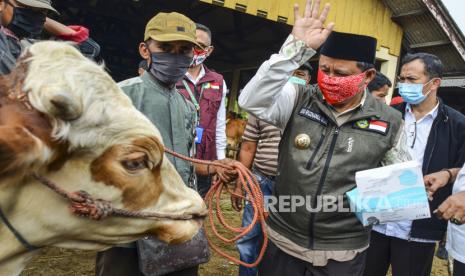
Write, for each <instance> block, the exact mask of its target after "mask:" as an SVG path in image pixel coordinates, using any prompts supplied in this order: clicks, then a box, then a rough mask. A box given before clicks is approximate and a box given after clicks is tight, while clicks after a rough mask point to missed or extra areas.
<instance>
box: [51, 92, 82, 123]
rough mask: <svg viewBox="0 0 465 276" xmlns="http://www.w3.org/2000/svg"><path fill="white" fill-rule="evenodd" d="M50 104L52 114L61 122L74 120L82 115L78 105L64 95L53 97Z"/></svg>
mask: <svg viewBox="0 0 465 276" xmlns="http://www.w3.org/2000/svg"><path fill="white" fill-rule="evenodd" d="M50 103H52V114H53V115H54V116H56V117H58V118H60V119H62V120H65V121H72V120H76V119H77V118H79V117H80V116H81V114H82V108H81V106H80V104H79V103H77V102H76V101H73V99H71V98H70V97H69V96H68V95H66V94H57V95H54V96H53V97H52V99H51V100H50Z"/></svg>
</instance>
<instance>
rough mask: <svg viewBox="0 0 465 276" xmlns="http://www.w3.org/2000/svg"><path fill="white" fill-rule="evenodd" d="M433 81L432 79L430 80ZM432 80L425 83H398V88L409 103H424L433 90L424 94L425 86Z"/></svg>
mask: <svg viewBox="0 0 465 276" xmlns="http://www.w3.org/2000/svg"><path fill="white" fill-rule="evenodd" d="M430 81H432V80H430ZM430 81H428V82H427V83H425V84H422V83H398V84H397V88H399V94H400V95H401V96H402V99H404V101H405V102H406V103H409V104H420V103H422V102H423V101H424V100H425V99H426V97H428V94H429V93H430V92H431V90H430V91H428V93H426V94H425V95H423V87H424V86H425V85H427V84H428V83H429V82H430Z"/></svg>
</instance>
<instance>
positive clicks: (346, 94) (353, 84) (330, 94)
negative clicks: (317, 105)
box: [318, 69, 366, 105]
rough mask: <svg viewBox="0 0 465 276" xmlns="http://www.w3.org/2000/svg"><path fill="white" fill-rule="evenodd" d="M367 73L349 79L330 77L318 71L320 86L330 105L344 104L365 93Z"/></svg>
mask: <svg viewBox="0 0 465 276" xmlns="http://www.w3.org/2000/svg"><path fill="white" fill-rule="evenodd" d="M364 78H365V72H363V73H360V74H358V75H353V76H347V77H330V76H328V75H326V74H325V73H324V72H323V71H321V69H318V86H319V87H320V90H321V92H322V93H323V96H324V97H325V100H326V102H328V103H329V104H330V105H334V104H338V103H341V102H344V101H345V100H347V99H350V98H352V97H353V96H355V95H357V94H359V93H361V92H363V91H365V88H366V85H365V84H364V83H362V81H363V79H364Z"/></svg>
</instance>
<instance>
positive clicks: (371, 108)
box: [313, 86, 379, 124]
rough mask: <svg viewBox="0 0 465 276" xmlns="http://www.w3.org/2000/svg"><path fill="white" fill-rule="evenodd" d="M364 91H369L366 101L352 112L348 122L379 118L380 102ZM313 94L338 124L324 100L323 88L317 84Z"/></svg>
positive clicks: (321, 107) (325, 112) (326, 112)
mask: <svg viewBox="0 0 465 276" xmlns="http://www.w3.org/2000/svg"><path fill="white" fill-rule="evenodd" d="M364 93H367V95H366V99H365V103H364V104H363V105H362V106H360V107H359V108H357V109H355V110H353V111H352V112H351V116H350V118H349V120H348V121H347V122H346V123H348V122H353V121H358V120H362V119H367V118H379V110H377V109H376V105H377V104H378V103H377V102H375V101H376V99H375V98H374V97H373V96H371V94H370V93H368V92H364ZM313 95H314V96H313V97H314V99H315V102H316V105H317V106H318V108H319V109H320V110H321V111H322V112H323V113H324V114H325V115H326V116H327V117H328V118H330V119H331V120H332V121H333V123H335V124H336V119H335V118H334V116H333V113H332V112H331V110H330V108H331V107H330V106H329V105H328V103H326V101H325V100H324V98H323V94H322V93H321V90H320V88H318V86H316V91H315V93H313Z"/></svg>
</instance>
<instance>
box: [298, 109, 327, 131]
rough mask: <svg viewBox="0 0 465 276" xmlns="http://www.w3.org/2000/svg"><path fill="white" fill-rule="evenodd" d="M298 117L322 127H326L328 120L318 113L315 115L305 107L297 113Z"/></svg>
mask: <svg viewBox="0 0 465 276" xmlns="http://www.w3.org/2000/svg"><path fill="white" fill-rule="evenodd" d="M299 115H300V116H302V117H305V118H307V119H310V120H312V121H315V122H317V123H320V124H322V125H324V126H327V125H328V119H327V118H326V117H325V116H324V115H322V114H320V113H316V112H314V111H312V110H310V109H308V108H306V107H302V108H301V109H300V111H299Z"/></svg>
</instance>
